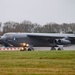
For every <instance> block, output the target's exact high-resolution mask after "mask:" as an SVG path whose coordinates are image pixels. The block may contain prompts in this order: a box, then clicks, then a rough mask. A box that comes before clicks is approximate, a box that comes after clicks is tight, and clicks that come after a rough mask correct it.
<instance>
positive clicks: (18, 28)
mask: <svg viewBox="0 0 75 75" xmlns="http://www.w3.org/2000/svg"><path fill="white" fill-rule="evenodd" d="M73 31H75V23H63V24H57V23H53V22H51V23H47V24H45V25H40V24H37V23H32V22H30V21H27V20H25V21H23V22H21V23H18V22H13V21H8V22H5V23H4V24H2V23H1V22H0V35H2V34H4V33H7V32H26V33H60V32H63V33H73Z"/></svg>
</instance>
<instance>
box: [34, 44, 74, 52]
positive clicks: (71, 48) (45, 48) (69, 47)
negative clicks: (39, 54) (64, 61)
mask: <svg viewBox="0 0 75 75" xmlns="http://www.w3.org/2000/svg"><path fill="white" fill-rule="evenodd" d="M57 49H58V47H56V50H57ZM34 50H36V51H37V50H51V47H34ZM63 50H75V45H72V46H67V47H63Z"/></svg>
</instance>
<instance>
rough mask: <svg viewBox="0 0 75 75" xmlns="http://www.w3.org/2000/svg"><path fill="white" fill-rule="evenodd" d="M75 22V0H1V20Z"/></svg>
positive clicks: (40, 22) (41, 22) (44, 22)
mask: <svg viewBox="0 0 75 75" xmlns="http://www.w3.org/2000/svg"><path fill="white" fill-rule="evenodd" d="M24 20H29V21H31V22H32V23H38V24H46V23H50V22H55V23H75V0H0V22H7V21H15V22H22V21H24Z"/></svg>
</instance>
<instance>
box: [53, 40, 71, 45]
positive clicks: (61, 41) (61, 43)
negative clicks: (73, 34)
mask: <svg viewBox="0 0 75 75" xmlns="http://www.w3.org/2000/svg"><path fill="white" fill-rule="evenodd" d="M54 43H55V44H58V45H67V44H70V43H71V41H70V40H66V39H55V40H54Z"/></svg>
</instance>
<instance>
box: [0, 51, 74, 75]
mask: <svg viewBox="0 0 75 75" xmlns="http://www.w3.org/2000/svg"><path fill="white" fill-rule="evenodd" d="M0 75H75V51H24V52H21V51H0Z"/></svg>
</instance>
